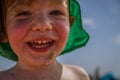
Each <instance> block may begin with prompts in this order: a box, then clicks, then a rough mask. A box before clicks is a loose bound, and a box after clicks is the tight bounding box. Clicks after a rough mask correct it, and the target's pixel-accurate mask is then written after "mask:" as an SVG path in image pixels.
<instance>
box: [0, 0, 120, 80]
mask: <svg viewBox="0 0 120 80" xmlns="http://www.w3.org/2000/svg"><path fill="white" fill-rule="evenodd" d="M79 2H80V5H81V10H82V20H83V26H84V28H85V29H86V31H87V32H88V33H89V34H90V40H89V42H88V44H87V45H86V46H85V47H83V48H80V49H77V50H75V51H72V52H71V53H68V54H65V55H62V56H59V57H58V58H57V59H58V61H59V62H61V63H64V64H73V65H78V66H81V67H83V68H84V69H85V70H86V71H87V72H88V73H89V75H90V76H93V77H101V78H104V77H105V76H106V75H107V76H112V77H114V78H120V0H79ZM15 64H16V62H13V61H10V60H7V59H5V58H3V57H1V56H0V71H2V70H6V69H8V68H10V67H12V66H14V65H15ZM106 80H107V79H106ZM109 80H113V79H109ZM119 80H120V79H119Z"/></svg>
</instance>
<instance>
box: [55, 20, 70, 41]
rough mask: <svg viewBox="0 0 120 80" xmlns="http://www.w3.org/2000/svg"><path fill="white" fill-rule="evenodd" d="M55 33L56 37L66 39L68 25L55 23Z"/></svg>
mask: <svg viewBox="0 0 120 80" xmlns="http://www.w3.org/2000/svg"><path fill="white" fill-rule="evenodd" d="M56 26H57V27H56V31H57V32H58V35H59V36H60V37H61V38H62V39H63V40H64V39H66V38H68V35H69V30H70V27H69V24H68V23H66V22H63V23H57V24H56Z"/></svg>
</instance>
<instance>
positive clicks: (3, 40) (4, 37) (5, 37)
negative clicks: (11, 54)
mask: <svg viewBox="0 0 120 80" xmlns="http://www.w3.org/2000/svg"><path fill="white" fill-rule="evenodd" d="M1 42H3V43H6V42H8V38H7V36H6V35H5V34H4V33H1Z"/></svg>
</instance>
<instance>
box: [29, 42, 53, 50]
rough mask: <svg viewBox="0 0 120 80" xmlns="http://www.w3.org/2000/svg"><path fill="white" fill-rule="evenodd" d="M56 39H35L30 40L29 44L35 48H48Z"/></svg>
mask: <svg viewBox="0 0 120 80" xmlns="http://www.w3.org/2000/svg"><path fill="white" fill-rule="evenodd" d="M54 43H55V41H54V40H35V41H28V42H27V45H28V46H29V47H30V48H31V49H33V50H37V51H38V50H39V51H42V50H48V49H50V48H51V47H52V46H53V45H54Z"/></svg>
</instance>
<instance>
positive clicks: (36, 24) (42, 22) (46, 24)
mask: <svg viewBox="0 0 120 80" xmlns="http://www.w3.org/2000/svg"><path fill="white" fill-rule="evenodd" d="M52 29H53V25H52V23H51V21H50V20H49V19H48V18H45V17H43V16H42V17H39V18H38V17H37V18H35V19H34V20H33V22H32V31H40V32H44V31H50V30H52Z"/></svg>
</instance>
